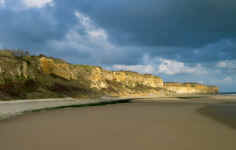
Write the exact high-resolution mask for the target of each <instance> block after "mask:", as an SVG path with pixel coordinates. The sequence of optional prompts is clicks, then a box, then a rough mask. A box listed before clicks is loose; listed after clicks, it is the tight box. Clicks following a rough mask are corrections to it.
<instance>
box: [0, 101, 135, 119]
mask: <svg viewBox="0 0 236 150" xmlns="http://www.w3.org/2000/svg"><path fill="white" fill-rule="evenodd" d="M129 101H131V99H129V98H119V99H118V98H116V99H114V98H113V99H112V98H109V99H74V98H55V99H36V100H16V101H8V102H6V101H4V102H0V121H1V120H6V119H9V118H12V117H15V116H18V115H23V114H24V113H27V112H37V111H43V110H53V109H63V108H67V107H85V106H99V105H106V104H116V103H128V102H129Z"/></svg>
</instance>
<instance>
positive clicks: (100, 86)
mask: <svg viewBox="0 0 236 150" xmlns="http://www.w3.org/2000/svg"><path fill="white" fill-rule="evenodd" d="M217 92H218V88H217V87H215V86H206V85H202V84H197V83H191V84H190V83H188V84H187V83H164V81H163V80H162V79H161V78H160V77H157V76H153V75H150V74H139V73H136V72H129V71H108V70H104V69H102V68H101V67H97V66H88V65H73V64H69V63H67V62H65V61H64V60H61V59H55V58H50V57H46V56H43V55H40V56H30V55H20V56H19V55H16V54H15V52H14V51H0V99H12V98H23V99H24V98H50V97H68V96H70V97H98V96H105V95H107V96H119V97H122V96H123V97H124V96H155V95H157V96H165V95H172V94H176V93H177V94H215V93H217Z"/></svg>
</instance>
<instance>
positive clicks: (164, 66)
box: [157, 58, 207, 75]
mask: <svg viewBox="0 0 236 150" xmlns="http://www.w3.org/2000/svg"><path fill="white" fill-rule="evenodd" d="M160 62H161V63H160V65H159V67H158V71H157V72H158V73H162V74H167V75H176V74H198V75H201V74H207V70H206V69H205V68H203V67H202V66H201V65H200V64H197V65H195V66H186V65H185V63H183V62H178V61H175V60H168V59H163V58H161V59H160Z"/></svg>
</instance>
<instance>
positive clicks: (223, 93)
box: [219, 92, 236, 95]
mask: <svg viewBox="0 0 236 150" xmlns="http://www.w3.org/2000/svg"><path fill="white" fill-rule="evenodd" d="M219 95H236V92H221V93H219Z"/></svg>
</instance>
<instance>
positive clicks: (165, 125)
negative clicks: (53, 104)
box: [0, 101, 236, 150]
mask: <svg viewBox="0 0 236 150" xmlns="http://www.w3.org/2000/svg"><path fill="white" fill-rule="evenodd" d="M218 107H224V108H226V107H230V110H232V111H230V112H228V111H227V114H231V115H229V116H230V117H228V118H227V119H226V120H231V119H232V118H234V117H235V115H236V114H234V113H235V111H234V110H236V106H235V104H232V103H230V104H220V103H217V104H215V103H214V102H213V103H212V104H211V103H209V104H208V103H205V102H202V101H199V102H198V101H189V102H186V101H183V102H175V101H168V102H167V101H158V102H153V101H135V102H133V103H124V104H116V105H105V106H93V107H82V108H66V109H61V110H51V111H42V112H37V113H26V114H25V115H23V116H18V117H15V118H11V119H9V120H5V121H0V147H1V149H3V150H66V149H68V150H79V149H81V150H93V149H96V150H120V149H131V150H145V149H147V150H157V149H160V150H199V149H201V150H223V149H225V150H235V149H236V142H235V139H236V130H235V129H234V128H233V127H232V126H230V125H229V124H231V123H227V122H225V121H219V120H217V119H214V118H213V117H212V116H220V114H226V113H225V110H228V109H223V110H224V111H223V112H222V109H220V110H219V108H218ZM200 110H201V113H199V111H200ZM206 110H210V111H206ZM215 110H217V111H215ZM215 112H217V113H218V114H216V113H215ZM221 112H222V113H221ZM226 116H228V115H226ZM216 118H217V117H216ZM233 126H234V125H233Z"/></svg>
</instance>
